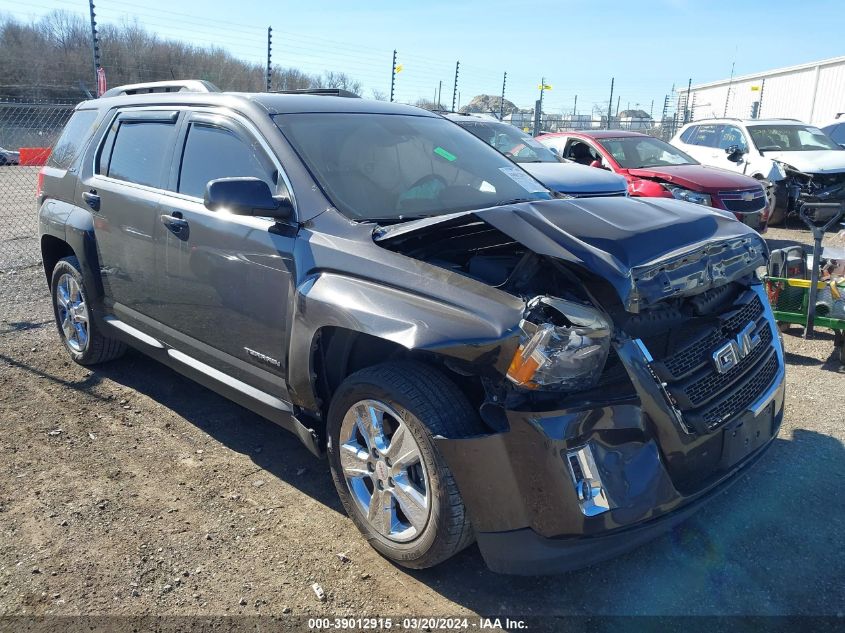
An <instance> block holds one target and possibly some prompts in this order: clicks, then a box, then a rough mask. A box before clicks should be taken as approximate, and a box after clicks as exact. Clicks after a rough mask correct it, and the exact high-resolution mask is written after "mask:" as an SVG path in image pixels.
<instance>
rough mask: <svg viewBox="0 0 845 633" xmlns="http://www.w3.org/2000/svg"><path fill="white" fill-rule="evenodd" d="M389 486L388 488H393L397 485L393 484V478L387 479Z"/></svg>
mask: <svg viewBox="0 0 845 633" xmlns="http://www.w3.org/2000/svg"><path fill="white" fill-rule="evenodd" d="M387 485H388V486H390V487H391V488H393V486H394V485H395V484H394V483H393V477H388V478H387Z"/></svg>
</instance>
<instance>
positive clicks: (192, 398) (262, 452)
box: [96, 349, 343, 513]
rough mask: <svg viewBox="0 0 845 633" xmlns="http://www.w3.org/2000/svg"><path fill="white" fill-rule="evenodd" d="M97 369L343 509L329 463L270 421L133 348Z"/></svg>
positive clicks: (265, 468)
mask: <svg viewBox="0 0 845 633" xmlns="http://www.w3.org/2000/svg"><path fill="white" fill-rule="evenodd" d="M96 373H97V374H99V375H100V378H101V379H102V378H108V379H109V380H113V381H114V382H116V383H119V384H121V385H123V386H125V387H128V388H129V389H132V390H135V391H138V392H140V393H143V394H144V395H146V396H147V397H149V398H152V399H153V400H155V401H156V402H158V403H159V404H161V405H162V406H165V407H167V408H168V409H170V410H171V411H173V412H174V413H176V414H177V415H179V416H180V417H182V418H184V419H185V420H187V421H188V422H190V423H191V424H193V425H194V426H196V427H197V428H198V429H200V430H201V431H203V432H204V433H207V434H208V435H210V436H211V437H212V438H214V439H215V440H217V441H218V442H220V443H221V444H223V445H224V446H226V447H227V448H229V449H231V450H233V451H237V452H238V453H242V454H244V455H247V456H248V457H249V458H250V459H251V460H252V461H253V463H254V464H255V466H256V471H257V470H258V469H261V470H263V471H266V472H267V473H268V474H270V475H272V476H275V477H278V478H279V479H282V480H283V481H285V482H286V483H288V484H290V485H292V486H294V487H295V488H297V489H299V490H300V491H302V492H303V493H305V494H307V495H309V496H310V497H311V498H313V499H314V500H316V501H319V502H320V503H322V504H323V505H325V506H326V507H328V508H330V509H332V510H334V511H336V512H340V513H342V512H343V506H342V505H341V503H340V500H339V499H338V498H337V493H336V492H335V489H334V484H333V483H332V479H331V475H330V474H329V470H328V465H327V464H326V462H325V461H321V460H318V459H316V458H315V457H314V456H313V455H312V454H311V453H310V452H309V451H308V450H307V449H306V448H305V447H304V446H303V445H302V443H301V442H300V441H299V440H298V439H297V438H296V437H294V435H293V434H291V433H288V432H286V431H284V430H282V429H281V428H280V427H279V426H277V425H276V424H274V423H272V422H270V421H269V420H266V419H264V418H263V417H261V416H259V415H257V414H255V413H252V412H251V411H249V410H247V409H244V408H243V407H241V406H240V405H237V404H235V403H234V402H232V401H231V400H228V399H226V398H224V397H223V396H220V395H218V394H216V393H214V392H213V391H211V390H209V389H206V388H205V387H203V386H201V385H199V384H198V383H196V382H194V381H192V380H190V379H189V378H185V377H184V376H182V375H181V374H179V373H178V372H176V371H175V370H173V369H170V368H169V367H167V366H165V365H162V364H161V363H159V362H157V361H155V360H153V359H152V358H149V357H148V356H145V355H144V354H141V353H140V352H137V351H135V350H132V349H129V350H128V351H127V353H126V355H125V356H124V357H123V358H121V359H120V360H117V361H114V362H110V363H106V364H104V365H101V366H99V367H97V372H96Z"/></svg>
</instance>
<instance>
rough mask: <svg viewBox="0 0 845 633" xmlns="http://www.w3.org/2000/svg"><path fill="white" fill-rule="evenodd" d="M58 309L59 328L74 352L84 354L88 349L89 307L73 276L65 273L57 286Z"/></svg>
mask: <svg viewBox="0 0 845 633" xmlns="http://www.w3.org/2000/svg"><path fill="white" fill-rule="evenodd" d="M56 307H57V311H58V315H59V328H61V330H62V334H63V335H64V337H65V340H66V341H67V344H68V346H69V347H70V348H71V349H72V350H73V351H74V352H79V353H82V352H84V351H85V349H86V348H87V347H88V306H86V305H85V298H84V297H83V296H82V291H81V290H80V288H79V284H78V283H77V282H76V279H74V278H73V275H70V274H67V273H65V274H64V275H62V276H61V277H59V281H58V283H57V284H56Z"/></svg>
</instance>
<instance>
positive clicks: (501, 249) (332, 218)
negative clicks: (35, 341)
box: [38, 82, 784, 574]
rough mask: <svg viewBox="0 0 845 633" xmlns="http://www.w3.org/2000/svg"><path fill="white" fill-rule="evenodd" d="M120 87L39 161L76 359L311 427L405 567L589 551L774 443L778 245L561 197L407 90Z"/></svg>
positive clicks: (47, 249) (53, 286) (77, 116)
mask: <svg viewBox="0 0 845 633" xmlns="http://www.w3.org/2000/svg"><path fill="white" fill-rule="evenodd" d="M178 90H182V91H181V92H177V91H178ZM190 90H193V92H192V91H190ZM128 92H130V91H128V90H126V91H121V90H120V89H112V91H110V93H109V95H108V96H106V97H104V98H100V99H96V100H92V101H86V102H84V103H82V104H80V105H78V106H77V108H76V110H75V112H74V114H73V116H72V117H71V119H70V121H69V122H68V124H67V126H66V128H65V131H64V133H63V134H62V137H61V138H60V139H59V141H58V143H57V144H56V146H55V148H54V151H53V153H52V154H51V157H50V159H49V162H48V164H47V166H45V167H44V168H43V169H42V171H41V174H40V177H39V191H38V207H39V212H38V217H39V226H40V240H41V253H42V260H43V265H44V273H45V277H46V280H47V282H48V284H49V290H50V294H51V297H52V303H53V308H54V315H55V321H56V325H57V329H58V334H59V337H60V340H61V342H62V344H63V345H64V347H65V349H66V351H67V353H68V354H69V356H70V357H71V358H72V359H73V360H74V361H76V362H77V363H80V364H82V365H96V364H98V363H102V362H105V361H108V360H112V359H116V358H118V357H120V356H121V354H122V353H123V352H124V350H125V348H126V345H130V346H133V347H135V348H137V349H139V350H142V351H143V352H144V353H145V354H148V355H149V356H151V357H152V358H154V359H157V360H158V361H160V362H161V363H163V364H165V365H167V366H169V367H172V368H173V369H175V370H177V371H179V372H181V373H183V374H185V375H186V376H189V377H191V378H193V379H194V380H196V381H198V382H199V383H201V384H203V385H206V386H207V387H209V388H210V389H212V390H214V391H215V392H218V393H220V394H223V395H225V396H227V397H229V398H231V399H232V400H234V401H235V402H238V403H240V404H241V405H243V406H244V407H246V408H248V409H251V410H253V411H255V412H257V413H259V414H261V415H263V416H264V417H266V418H268V419H270V420H272V421H274V422H276V423H277V424H279V425H280V426H282V427H283V428H285V429H288V430H289V431H291V432H293V433H294V434H295V435H296V436H297V437H298V438H299V439H300V440H301V441H302V442H303V443H304V444H305V446H307V447H308V449H309V450H311V451H312V452H313V453H314V454H315V455H317V456H320V457H322V456H325V457H327V458H328V468H329V469H330V470H331V473H332V477H333V479H334V484H335V487H336V489H337V493H338V495H339V496H340V499H341V501H342V503H343V506H344V508H345V509H346V511H347V512H348V514H349V516H350V517H351V519H352V521H353V522H354V523H355V525H356V526H357V527H358V529H359V530H360V531H361V532H362V533H363V534H364V536H365V538H366V539H367V540H368V541H369V542H370V543H371V544H372V546H373V547H374V548H375V549H376V550H378V551H379V552H380V553H381V554H383V555H384V556H386V557H387V558H389V559H390V560H392V561H395V562H396V563H398V564H400V565H404V566H407V567H412V568H421V567H428V566H432V565H435V564H437V563H439V562H441V561H443V560H445V559H447V558H449V557H450V556H452V555H453V554H455V553H456V552H458V551H460V550H461V549H463V548H464V547H466V546H467V545H469V544H470V543H471V542H472V541H473V540H477V541H478V544H479V547H480V549H481V553H482V555H483V556H484V558H485V560H486V562H487V563H488V565H489V566H490V567H491V568H492V569H494V570H497V571H501V572H513V573H523V574H540V573H551V572H557V571H561V570H565V569H571V568H575V567H580V566H584V565H588V564H591V563H593V562H596V561H599V560H602V559H605V558H608V557H611V556H614V555H616V554H618V553H620V552H622V551H624V550H626V549H630V548H632V547H634V546H636V545H639V544H640V543H643V542H644V541H646V540H648V539H650V538H653V537H654V536H656V535H658V534H660V533H661V532H663V531H665V530H668V529H670V528H671V527H672V526H673V525H675V524H677V523H678V522H679V521H681V520H683V519H684V518H685V517H687V516H688V515H689V514H690V513H691V512H693V511H694V510H695V509H696V508H698V507H700V506H701V504H702V503H703V502H704V501H706V500H707V499H710V498H712V497H713V496H714V495H716V494H718V493H719V492H720V491H722V490H724V489H725V487H726V486H728V485H729V484H730V483H732V482H735V481H737V480H738V479H740V476H739V475H740V474H741V473H744V472H746V469H747V467H748V466H750V465H751V464H752V463H754V462H755V461H756V460H757V459H758V458H759V457H760V456H761V455H762V454H763V453H764V451H765V450H766V448H767V447H769V446H771V445H772V442H773V439H774V437H775V436H776V435H777V433H778V429H779V428H780V425H781V421H782V419H783V412H784V387H783V385H784V359H783V349H782V347H781V344H780V341H779V338H778V336H777V326H776V323H775V322H774V318H773V314H772V311H771V308H770V307H769V303H768V300H767V297H766V293H765V290H764V289H763V286H762V284H761V282H760V281H759V280H758V278H757V276H756V270H757V269H758V268H759V267H760V266H761V265H764V264H765V262H766V252H767V251H766V245H765V243H764V242H763V240H762V238H761V237H760V236H759V235H758V234H757V233H756V232H754V231H752V230H751V229H749V228H748V227H747V226H744V225H743V224H741V223H739V222H737V221H736V220H735V219H734V218H733V217H729V216H727V215H726V214H718V213H712V212H711V211H709V210H707V209H705V208H703V207H701V206H697V205H692V204H688V203H686V202H681V201H678V200H674V199H666V198H640V199H638V200H637V199H632V198H628V197H603V198H579V199H567V200H562V199H554V198H555V195H554V194H553V192H550V191H549V190H548V189H547V188H546V187H544V186H543V185H542V184H541V183H539V182H538V181H536V180H535V179H533V178H532V177H531V176H530V175H528V174H527V173H525V172H524V171H522V170H521V169H520V168H519V167H518V166H516V165H514V164H513V163H512V162H511V161H510V160H508V159H507V158H505V157H504V156H503V155H502V154H501V153H499V152H497V151H495V150H493V149H492V148H491V147H490V146H489V145H487V144H486V143H483V142H482V141H480V140H479V139H478V138H477V137H475V136H474V135H472V134H469V133H467V132H466V131H465V130H462V129H460V128H459V127H457V126H455V125H454V124H452V123H450V122H448V121H446V120H445V119H443V118H442V117H440V116H439V115H436V114H433V113H429V112H426V111H424V110H421V109H419V108H414V107H411V106H403V105H399V104H395V103H385V102H382V101H367V100H363V99H357V98H345V97H339V96H315V95H305V94H297V95H286V94H244V93H237V94H236V93H221V92H219V91H216V90H214V89H213V88H212V87H210V86H208V85H196V84H189V85H187V86H182V85H180V84H179V82H168V83H166V84H164V85H162V84H153V85H150V86H133V87H132V90H131V94H127V93H128ZM148 93H155V94H148ZM112 95H114V96H112ZM595 171H596V172H598V170H595ZM162 379H166V376H163V377H162ZM767 481H768V480H767V479H766V477H757V478H755V479H754V483H753V485H757V486H763V485H765V482H767ZM745 483H746V485H752V482H751V480H748V479H746V480H745ZM766 494H768V491H767V492H766ZM711 518H712V519H714V520H720V519H719V518H718V517H711ZM750 527H751V529H750V530H749V532H748V538H753V537H754V536H753V526H750ZM303 538H315V539H319V538H322V535H321V534H320V529H319V526H318V525H316V524H315V530H314V531H313V534H308V535H303Z"/></svg>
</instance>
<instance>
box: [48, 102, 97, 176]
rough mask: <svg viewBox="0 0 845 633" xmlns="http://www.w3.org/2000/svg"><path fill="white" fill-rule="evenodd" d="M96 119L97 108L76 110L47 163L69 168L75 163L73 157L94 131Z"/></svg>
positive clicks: (51, 165) (60, 167) (52, 165)
mask: <svg viewBox="0 0 845 633" xmlns="http://www.w3.org/2000/svg"><path fill="white" fill-rule="evenodd" d="M96 120H97V111H96V110H77V111H76V112H74V113H73V115H72V116H71V117H70V121H68V122H67V125H66V126H65V129H64V131H63V132H62V135H61V136H60V137H59V140H58V141H57V142H56V146H55V147H54V148H53V151H52V153H51V154H50V158H49V159H48V160H47V164H48V165H49V166H50V167H58V168H59V169H68V168H69V167H70V166H71V164H73V159H74V158H76V156H77V154H79V150H80V149H82V146H83V145H85V143H87V142H88V139H90V138H91V135H92V134H93V133H94V123H95V122H96Z"/></svg>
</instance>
